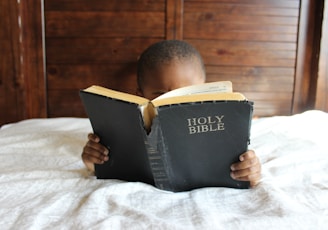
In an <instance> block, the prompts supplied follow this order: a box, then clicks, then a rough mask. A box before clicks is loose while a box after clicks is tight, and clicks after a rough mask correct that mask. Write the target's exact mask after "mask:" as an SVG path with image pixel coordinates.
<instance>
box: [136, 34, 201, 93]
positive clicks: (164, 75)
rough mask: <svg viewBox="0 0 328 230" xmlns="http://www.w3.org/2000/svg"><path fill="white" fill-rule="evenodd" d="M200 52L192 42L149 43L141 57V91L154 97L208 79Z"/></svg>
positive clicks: (138, 74)
mask: <svg viewBox="0 0 328 230" xmlns="http://www.w3.org/2000/svg"><path fill="white" fill-rule="evenodd" d="M205 76H206V74H205V67H204V64H203V60H202V58H201V56H200V54H199V52H198V51H197V50H196V49H195V48H194V47H193V46H191V45H190V44H189V43H187V42H184V41H180V40H164V41H161V42H158V43H155V44H153V45H151V46H149V47H148V48H147V49H146V50H145V51H144V52H143V53H142V54H141V56H140V58H139V60H138V71H137V80H138V92H137V93H138V94H139V95H141V96H143V97H146V98H148V99H150V100H151V99H154V98H155V97H157V96H160V95H161V94H163V93H166V92H168V91H171V90H173V89H176V88H180V87H183V86H188V85H194V84H200V83H203V82H205Z"/></svg>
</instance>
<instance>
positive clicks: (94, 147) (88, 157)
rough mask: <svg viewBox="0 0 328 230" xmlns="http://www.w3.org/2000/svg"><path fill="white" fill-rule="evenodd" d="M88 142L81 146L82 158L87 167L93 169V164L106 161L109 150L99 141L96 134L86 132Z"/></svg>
mask: <svg viewBox="0 0 328 230" xmlns="http://www.w3.org/2000/svg"><path fill="white" fill-rule="evenodd" d="M88 139H89V140H88V142H87V143H86V145H85V146H84V148H83V152H82V160H83V162H84V164H85V165H86V166H87V168H88V169H89V170H91V171H95V166H94V164H103V163H104V162H105V161H108V159H109V157H108V153H109V150H108V149H107V148H106V147H105V146H103V145H102V144H100V143H99V141H100V139H99V137H98V136H97V135H96V134H93V133H89V134H88Z"/></svg>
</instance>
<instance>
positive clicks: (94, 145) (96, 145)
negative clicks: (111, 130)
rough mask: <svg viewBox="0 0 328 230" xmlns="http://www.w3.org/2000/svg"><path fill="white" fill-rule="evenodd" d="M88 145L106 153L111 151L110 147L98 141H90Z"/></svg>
mask: <svg viewBox="0 0 328 230" xmlns="http://www.w3.org/2000/svg"><path fill="white" fill-rule="evenodd" d="M86 146H87V147H89V148H91V149H94V150H95V151H97V152H99V153H101V154H104V155H108V153H109V149H107V148H106V147H105V146H103V145H101V144H99V143H97V142H93V141H88V142H87V144H86Z"/></svg>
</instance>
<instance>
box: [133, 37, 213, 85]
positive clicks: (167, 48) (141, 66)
mask: <svg viewBox="0 0 328 230" xmlns="http://www.w3.org/2000/svg"><path fill="white" fill-rule="evenodd" d="M173 60H177V61H185V60H191V61H195V60H196V61H197V62H198V63H199V65H200V67H201V70H202V71H203V73H204V77H205V76H206V74H205V66H204V62H203V59H202V57H201V55H200V53H199V52H198V50H197V49H196V48H194V47H193V46H192V45H191V44H189V43H187V42H185V41H182V40H164V41H160V42H157V43H154V44H152V45H151V46H149V47H148V48H147V49H146V50H145V51H144V52H143V53H142V54H141V56H140V58H139V60H138V66H137V82H138V87H139V88H140V89H141V88H142V85H143V79H144V76H145V72H146V71H148V70H154V69H156V68H158V67H159V66H160V65H162V64H167V63H170V62H171V61H173Z"/></svg>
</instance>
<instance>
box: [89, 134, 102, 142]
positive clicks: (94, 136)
mask: <svg viewBox="0 0 328 230" xmlns="http://www.w3.org/2000/svg"><path fill="white" fill-rule="evenodd" d="M88 139H89V140H91V141H94V142H99V141H100V139H99V137H98V136H97V135H96V134H94V133H89V134H88Z"/></svg>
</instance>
